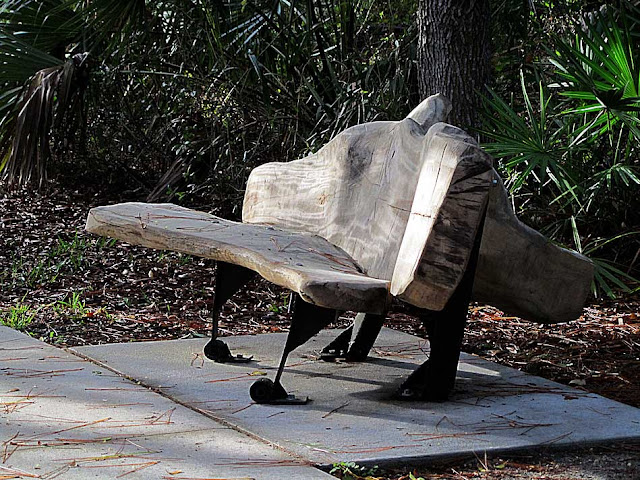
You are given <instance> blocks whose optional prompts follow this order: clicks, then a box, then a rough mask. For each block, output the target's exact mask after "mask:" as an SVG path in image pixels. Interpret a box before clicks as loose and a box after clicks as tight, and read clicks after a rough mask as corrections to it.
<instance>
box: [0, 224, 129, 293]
mask: <svg viewBox="0 0 640 480" xmlns="http://www.w3.org/2000/svg"><path fill="white" fill-rule="evenodd" d="M115 243H116V240H115V239H109V238H103V237H100V238H97V239H91V238H90V237H87V236H83V235H78V232H75V233H74V234H73V236H72V237H70V238H62V237H58V239H57V241H56V244H55V245H54V246H53V247H52V248H51V249H50V250H49V251H48V252H47V254H46V256H45V257H41V258H38V259H34V260H33V261H30V260H29V259H27V260H25V259H24V258H23V257H21V256H20V257H19V256H14V257H13V259H12V262H11V269H10V270H7V271H5V272H3V273H2V274H0V287H5V288H9V287H11V288H16V287H27V288H37V287H39V286H41V285H47V284H52V283H55V282H56V281H57V280H58V278H59V277H60V275H61V274H70V273H74V272H78V271H79V270H81V269H83V268H86V267H87V265H88V263H89V260H88V258H87V254H86V253H87V251H91V250H93V251H96V252H100V251H102V250H103V249H107V248H112V247H113V246H114V245H115Z"/></svg>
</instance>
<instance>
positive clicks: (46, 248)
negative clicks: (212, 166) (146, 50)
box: [0, 185, 640, 480]
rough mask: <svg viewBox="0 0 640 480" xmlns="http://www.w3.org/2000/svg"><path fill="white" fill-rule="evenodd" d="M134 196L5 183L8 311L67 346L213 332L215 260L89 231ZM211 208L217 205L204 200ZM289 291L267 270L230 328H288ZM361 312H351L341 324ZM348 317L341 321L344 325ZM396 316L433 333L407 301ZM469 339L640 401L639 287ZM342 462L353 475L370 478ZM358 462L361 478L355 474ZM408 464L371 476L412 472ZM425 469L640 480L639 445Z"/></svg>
mask: <svg viewBox="0 0 640 480" xmlns="http://www.w3.org/2000/svg"><path fill="white" fill-rule="evenodd" d="M120 200H124V199H114V198H105V197H104V196H101V195H92V194H88V193H87V192H61V191H55V190H54V191H49V192H48V193H46V194H34V193H30V192H28V191H26V190H18V191H12V192H10V191H8V190H7V189H6V188H4V187H3V186H2V185H0V321H2V322H3V323H5V324H7V325H9V326H12V327H14V328H17V329H21V330H23V331H26V332H28V333H29V334H30V335H32V336H34V337H37V338H41V339H42V340H44V341H46V342H49V343H52V344H57V345H63V346H71V345H83V344H99V343H110V342H128V341H144V340H160V339H173V338H189V337H194V336H203V335H207V334H208V329H209V328H210V325H209V323H208V318H209V316H210V307H211V304H212V296H213V285H214V284H213V279H214V276H215V267H214V265H213V264H212V262H209V261H206V260H203V259H200V258H192V257H189V256H185V255H181V254H177V253H172V252H159V251H153V250H149V249H144V248H139V247H133V246H131V245H128V244H125V243H121V242H115V241H110V240H108V239H99V238H95V237H93V236H90V235H87V234H85V233H84V232H83V226H84V220H85V218H86V214H87V212H88V210H89V208H90V207H92V206H96V205H101V204H107V203H114V202H115V201H120ZM196 208H201V209H203V210H208V206H206V205H201V206H196ZM288 298H289V295H288V293H287V292H286V291H284V290H283V289H280V288H278V287H275V286H273V285H270V284H268V283H267V282H265V281H262V280H256V281H254V282H252V283H251V284H249V285H248V286H247V287H246V288H245V289H244V290H243V291H242V292H240V293H239V294H238V295H236V296H235V297H234V298H233V299H232V300H231V301H230V302H228V304H227V306H226V307H225V309H224V311H223V314H222V323H221V332H222V333H223V334H225V335H237V334H255V333H263V332H278V331H286V329H287V328H288V324H289V319H288V314H287V302H288ZM351 316H352V315H349V314H347V315H345V316H343V317H341V320H340V325H345V324H347V323H348V322H349V320H350V318H351ZM340 325H338V326H340ZM387 326H389V327H391V328H397V329H401V330H404V331H407V332H409V333H414V334H417V335H421V336H425V332H424V331H423V329H422V326H421V325H420V324H419V322H418V321H417V320H416V319H415V318H413V317H412V316H410V315H408V314H407V310H405V309H404V308H403V307H402V305H396V306H395V308H394V309H393V311H392V312H391V314H390V315H389V319H388V322H387ZM463 349H464V350H465V351H467V352H470V353H474V354H477V355H480V356H482V357H484V358H487V359H489V360H492V361H495V362H497V363H501V364H504V365H509V366H511V367H514V368H518V369H521V370H524V371H527V372H529V373H533V374H536V375H540V376H542V377H545V378H548V379H551V380H555V381H558V382H560V383H564V384H569V385H572V386H575V387H577V388H581V389H584V390H587V391H590V392H595V393H598V394H600V395H603V396H605V397H608V398H612V399H615V400H618V401H621V402H624V403H627V404H629V405H633V406H636V407H640V296H639V295H637V294H636V295H635V296H628V297H625V298H620V299H618V300H616V301H612V300H598V301H596V300H595V299H593V301H592V302H591V304H590V305H588V306H587V307H586V308H585V309H584V314H583V316H582V317H581V318H580V319H578V320H576V321H573V322H568V323H564V324H558V325H537V324H533V323H529V322H525V321H523V320H521V319H518V318H514V317H508V316H505V315H504V314H503V313H502V312H500V311H498V310H496V309H494V308H492V307H487V306H481V305H475V306H473V307H472V308H471V314H470V319H469V325H468V328H467V331H466V336H465V340H464V347H463ZM354 468H355V467H352V468H351V469H350V468H349V467H348V466H345V467H344V468H342V471H343V473H345V472H346V473H345V475H344V476H343V478H367V475H365V473H367V472H365V471H359V470H358V471H353V470H354ZM349 471H351V475H352V476H351V477H349V476H348V475H350V474H349ZM407 471H408V470H407V469H405V470H404V472H385V473H384V474H382V476H380V475H381V474H380V473H379V472H372V473H371V475H369V477H370V478H393V479H398V480H399V479H400V478H403V479H410V478H411V477H410V476H409V474H408V473H407ZM414 476H415V478H419V477H420V476H423V477H424V478H425V479H426V478H451V479H454V478H455V479H467V478H468V479H471V478H473V479H475V478H482V479H485V478H498V479H510V478H514V479H520V478H523V479H549V480H560V479H565V480H566V479H640V449H639V448H638V447H637V446H633V445H631V446H630V445H626V446H621V445H616V446H614V447H611V448H607V449H600V450H597V451H579V452H571V453H565V454H550V453H543V454H541V455H537V456H533V457H529V458H527V457H525V458H521V457H520V458H516V457H513V458H494V459H487V460H486V461H485V459H484V458H482V459H476V460H474V461H472V462H470V463H466V464H460V463H458V464H456V465H453V466H451V465H448V466H443V467H440V468H437V469H430V470H427V469H423V470H420V469H419V470H418V472H416V474H415V475H414Z"/></svg>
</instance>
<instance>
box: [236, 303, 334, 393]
mask: <svg viewBox="0 0 640 480" xmlns="http://www.w3.org/2000/svg"><path fill="white" fill-rule="evenodd" d="M292 300H293V301H292V305H291V307H292V311H293V318H292V319H291V328H290V329H289V335H288V336H287V341H286V343H285V346H284V351H283V352H282V357H281V359H280V365H279V366H278V371H277V373H276V377H275V379H274V380H273V381H271V380H270V379H268V378H261V379H260V380H258V381H256V382H255V383H254V384H253V385H251V389H250V390H249V393H250V395H251V398H252V399H253V401H255V402H256V403H268V404H272V405H282V404H288V405H291V404H305V403H307V402H308V401H309V398H308V397H301V398H296V397H295V396H294V395H289V394H288V393H287V391H286V390H285V389H284V387H283V386H282V383H281V382H280V379H281V378H282V373H283V372H284V367H285V365H286V363H287V358H288V356H289V354H290V353H291V352H292V351H293V350H295V349H296V348H298V347H299V346H300V345H302V344H303V343H305V342H306V341H307V340H309V339H310V338H311V337H313V336H314V335H316V334H317V333H318V332H319V331H320V330H322V329H323V328H324V327H326V326H327V325H329V324H330V323H331V322H333V321H334V320H335V319H336V317H337V315H338V312H337V311H336V310H333V309H330V308H323V307H318V306H316V305H312V304H310V303H307V302H305V301H304V300H302V298H300V296H299V295H298V294H297V293H296V294H294V295H293V298H292Z"/></svg>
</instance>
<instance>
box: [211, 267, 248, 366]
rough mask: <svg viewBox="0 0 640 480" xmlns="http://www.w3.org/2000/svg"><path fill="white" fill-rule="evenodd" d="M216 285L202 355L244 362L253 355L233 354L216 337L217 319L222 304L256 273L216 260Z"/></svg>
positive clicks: (217, 359) (226, 360)
mask: <svg viewBox="0 0 640 480" xmlns="http://www.w3.org/2000/svg"><path fill="white" fill-rule="evenodd" d="M216 264H217V267H216V286H215V293H214V297H213V308H212V314H211V340H209V343H207V344H206V345H205V347H204V355H205V357H207V358H208V359H210V360H213V361H214V362H218V363H246V362H250V361H251V360H252V359H253V357H245V356H243V355H233V354H232V353H231V350H229V347H228V346H227V344H226V343H224V342H223V341H222V340H220V339H219V338H218V320H219V318H220V312H221V311H222V307H223V305H224V304H225V303H226V302H227V300H229V299H230V298H231V297H232V296H233V295H234V294H235V293H236V292H238V291H239V290H240V289H241V288H242V287H244V286H245V285H246V284H247V283H248V282H249V280H251V279H252V278H253V277H254V276H255V275H256V274H255V272H253V271H252V270H249V269H248V268H245V267H241V266H239V265H233V264H231V263H226V262H216Z"/></svg>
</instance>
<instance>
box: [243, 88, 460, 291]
mask: <svg viewBox="0 0 640 480" xmlns="http://www.w3.org/2000/svg"><path fill="white" fill-rule="evenodd" d="M449 109H450V105H449V102H448V100H446V99H444V98H443V97H441V96H439V95H436V96H432V97H429V98H428V99H427V100H425V101H424V102H422V103H421V104H420V105H419V106H418V107H417V108H416V109H415V110H414V111H412V112H411V113H410V114H409V116H408V117H407V118H405V119H404V120H402V121H399V122H373V123H367V124H364V125H357V126H355V127H352V128H349V129H347V130H345V131H344V132H342V133H340V134H339V135H337V136H336V137H335V138H333V139H332V140H331V141H330V142H329V143H328V144H327V145H325V146H324V147H323V148H321V149H320V150H319V151H318V153H316V154H314V155H310V156H309V157H306V158H303V159H301V160H296V161H293V162H288V163H268V164H265V165H262V166H260V167H258V168H256V169H254V170H253V172H251V175H250V177H249V181H248V183H247V189H246V193H245V198H244V204H243V211H242V219H243V221H244V222H247V223H258V224H267V225H277V226H279V227H282V228H286V229H291V230H295V231H303V232H311V233H315V234H317V235H320V236H321V237H323V238H326V239H327V240H328V241H329V242H330V243H332V244H334V245H336V246H338V247H340V248H341V249H343V250H344V251H345V252H347V253H348V254H349V255H350V256H351V257H352V258H353V259H354V260H355V261H356V262H357V263H358V264H359V265H360V266H361V267H362V269H363V271H364V272H365V273H366V274H367V275H369V276H371V277H374V278H379V279H384V280H390V279H391V276H392V274H393V269H394V267H395V263H396V258H397V255H398V251H399V249H400V243H401V242H402V237H403V235H404V229H405V226H406V224H407V220H408V218H409V211H410V209H411V204H412V202H413V196H414V194H415V190H416V184H417V179H418V174H419V172H420V169H421V168H422V161H423V159H422V152H423V146H424V143H425V134H426V133H427V131H428V129H429V128H430V127H431V126H432V125H433V124H434V123H435V122H438V121H441V120H442V119H443V118H444V117H445V116H446V114H447V113H448V111H449Z"/></svg>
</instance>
